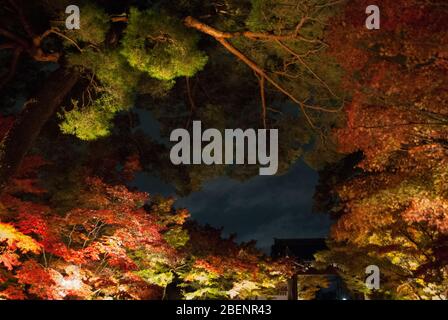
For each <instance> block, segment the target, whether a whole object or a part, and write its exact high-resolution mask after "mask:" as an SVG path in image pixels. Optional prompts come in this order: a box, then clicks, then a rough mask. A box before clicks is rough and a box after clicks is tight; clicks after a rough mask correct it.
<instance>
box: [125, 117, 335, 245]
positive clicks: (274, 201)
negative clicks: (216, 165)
mask: <svg viewBox="0 0 448 320" xmlns="http://www.w3.org/2000/svg"><path fill="white" fill-rule="evenodd" d="M139 114H140V118H141V128H144V131H146V132H147V133H148V134H150V135H151V136H156V137H157V131H158V130H157V126H156V124H155V123H154V121H153V120H152V119H149V118H148V116H149V115H148V114H146V112H144V113H140V112H139ZM317 179H318V176H317V173H316V172H315V171H313V170H312V169H310V168H309V167H308V166H307V165H306V164H305V163H303V162H302V161H298V162H297V163H295V164H294V165H293V166H292V167H291V168H290V170H289V171H288V172H287V173H286V174H284V175H282V176H257V177H254V178H251V179H249V180H247V181H244V182H240V181H236V180H232V179H230V178H227V177H222V178H217V179H214V180H212V181H209V182H207V183H206V184H205V185H204V186H203V188H202V190H201V191H199V192H195V193H192V194H190V195H189V196H188V197H185V198H178V197H177V199H178V200H177V202H176V206H177V207H185V208H187V209H188V210H189V211H190V213H191V215H192V217H193V218H194V219H196V220H197V221H199V222H200V223H203V224H206V223H208V224H210V225H212V226H215V227H224V233H225V234H229V233H237V235H238V240H241V241H248V240H252V239H254V240H257V243H258V246H259V247H260V248H261V249H263V250H265V251H266V252H269V248H270V246H271V245H272V242H273V238H307V237H310V238H312V237H325V236H326V235H327V234H328V230H329V227H330V224H331V222H330V219H329V217H328V215H326V214H323V213H312V212H311V206H312V196H313V193H314V187H315V185H316V183H317ZM133 184H134V185H135V186H137V187H138V188H139V189H140V190H143V191H146V192H148V193H150V194H162V195H164V196H168V195H172V196H175V194H174V188H173V187H171V186H169V185H166V184H164V183H163V182H161V181H160V180H159V179H157V178H155V177H151V176H148V175H147V174H139V175H138V176H137V178H136V180H135V181H134V183H133Z"/></svg>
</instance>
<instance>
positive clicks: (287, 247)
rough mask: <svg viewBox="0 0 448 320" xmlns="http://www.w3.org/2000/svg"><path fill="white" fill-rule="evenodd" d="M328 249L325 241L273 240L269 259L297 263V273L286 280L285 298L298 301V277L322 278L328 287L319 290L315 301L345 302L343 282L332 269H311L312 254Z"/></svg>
mask: <svg viewBox="0 0 448 320" xmlns="http://www.w3.org/2000/svg"><path fill="white" fill-rule="evenodd" d="M326 249H328V247H327V244H326V242H325V239H323V238H314V239H274V244H273V246H272V247H271V257H272V258H273V259H279V258H282V257H289V258H293V259H294V260H295V261H296V263H297V267H298V268H297V270H298V271H297V273H296V274H295V275H294V276H293V277H292V278H291V279H289V280H288V283H287V293H286V298H287V299H288V300H298V299H299V298H300V296H299V291H300V288H298V282H297V280H298V277H307V276H324V277H326V278H327V279H328V280H329V282H330V285H329V287H328V288H326V289H321V290H320V291H319V292H318V293H317V295H316V299H317V300H341V299H342V300H346V299H348V297H349V295H348V293H347V290H346V289H345V286H344V282H343V281H342V279H341V278H340V277H339V276H338V274H337V273H336V271H335V270H334V269H332V268H327V269H326V270H316V269H315V268H313V266H312V263H313V261H314V254H316V253H317V252H319V251H322V250H326Z"/></svg>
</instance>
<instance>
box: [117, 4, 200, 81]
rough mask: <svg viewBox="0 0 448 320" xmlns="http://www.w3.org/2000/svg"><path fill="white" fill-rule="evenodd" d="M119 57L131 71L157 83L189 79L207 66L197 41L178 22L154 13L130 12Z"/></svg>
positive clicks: (132, 10)
mask: <svg viewBox="0 0 448 320" xmlns="http://www.w3.org/2000/svg"><path fill="white" fill-rule="evenodd" d="M125 32H126V33H125V36H124V38H123V41H122V44H123V50H122V54H123V55H124V56H125V57H126V59H127V60H128V62H129V64H130V65H131V66H132V67H135V68H136V69H138V70H140V71H144V72H147V73H148V74H149V75H150V76H151V77H154V78H156V79H160V80H172V79H174V78H177V77H182V76H188V77H191V76H193V75H194V74H195V73H196V72H198V71H200V70H201V69H202V68H203V67H204V66H205V64H206V63H207V56H206V55H205V54H204V53H203V52H201V51H199V50H198V49H197V47H196V44H197V41H198V37H197V36H196V35H195V34H193V33H191V32H190V31H189V30H187V29H186V28H185V27H184V26H183V25H182V24H181V22H180V21H179V20H177V19H174V18H172V17H169V16H167V15H165V14H161V13H157V12H154V11H144V12H142V11H138V10H137V9H135V8H134V9H131V12H130V17H129V23H128V27H127V28H126V31H125Z"/></svg>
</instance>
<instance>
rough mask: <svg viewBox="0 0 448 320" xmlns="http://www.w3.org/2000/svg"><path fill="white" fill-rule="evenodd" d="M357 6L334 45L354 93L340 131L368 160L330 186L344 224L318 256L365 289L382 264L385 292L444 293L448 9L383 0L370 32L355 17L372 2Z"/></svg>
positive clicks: (343, 144) (447, 281)
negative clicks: (368, 275)
mask: <svg viewBox="0 0 448 320" xmlns="http://www.w3.org/2000/svg"><path fill="white" fill-rule="evenodd" d="M355 2H356V3H353V2H351V3H350V5H349V6H347V8H346V10H345V15H344V16H343V17H341V18H340V19H341V20H339V22H338V23H336V24H335V27H334V29H333V30H332V31H333V32H331V33H330V34H329V41H330V44H331V46H332V48H333V51H334V53H333V54H334V55H336V56H337V57H338V58H339V61H340V63H341V65H342V66H343V67H344V68H345V70H346V80H345V84H344V85H345V87H346V88H347V90H349V91H350V92H351V93H352V98H351V101H349V102H348V103H347V105H346V106H345V110H344V111H345V115H346V125H345V126H344V127H342V128H340V129H337V130H335V131H334V136H335V139H336V140H337V141H338V147H339V151H340V152H342V153H345V154H354V153H356V152H358V153H361V155H362V156H361V158H360V159H359V161H358V160H356V161H354V162H353V160H349V158H347V159H346V160H345V161H346V163H345V165H344V166H342V167H343V168H344V169H342V170H341V169H339V171H338V172H337V173H336V174H329V175H328V176H327V177H329V176H332V177H333V178H330V179H326V181H325V182H324V183H325V184H327V186H330V190H331V191H330V192H329V194H327V196H329V197H330V198H331V199H334V201H333V202H332V205H331V208H330V210H331V211H332V212H333V214H334V215H335V216H337V217H338V220H337V222H336V224H335V225H334V226H333V228H332V240H333V246H332V250H331V251H330V252H325V253H322V255H321V256H320V260H321V261H327V262H331V263H335V264H338V265H339V266H340V269H341V270H342V271H341V272H342V274H343V275H344V276H345V277H346V278H347V281H348V282H349V283H350V284H351V286H352V289H354V290H355V291H358V292H359V291H360V292H364V293H366V294H372V293H371V292H369V291H368V290H367V289H366V287H365V286H364V268H365V267H366V266H368V265H369V264H375V265H378V266H380V269H381V272H382V275H383V276H382V284H381V285H382V288H381V294H383V296H386V297H393V298H408V299H409V298H410V299H433V298H437V299H441V298H442V299H443V298H446V297H447V288H448V267H447V265H448V260H447V255H446V252H447V250H448V242H447V239H448V233H447V231H448V228H447V227H448V211H447V209H448V189H447V184H446V178H447V174H448V149H447V145H448V144H447V142H448V134H447V133H448V131H447V126H448V108H447V107H446V106H447V104H448V95H447V90H446V89H447V87H446V84H447V83H448V64H447V57H448V34H447V33H446V30H447V28H448V22H447V20H446V19H445V18H442V17H443V16H445V17H446V14H447V11H446V8H442V7H439V6H436V5H435V4H433V5H431V4H428V3H427V4H424V3H423V2H422V1H393V2H391V1H377V2H378V3H377V5H379V7H380V8H381V9H382V11H381V12H382V20H381V21H382V24H381V29H380V30H375V31H369V30H367V29H366V28H364V27H363V24H362V23H360V21H358V20H359V17H362V15H361V14H360V12H359V10H361V9H362V8H365V7H366V5H368V4H369V3H368V1H355ZM357 19H358V20H357ZM342 26H343V28H341V27H342ZM354 158H356V157H352V158H351V159H354ZM350 161H352V162H351V164H350ZM340 168H341V167H340ZM329 170H331V169H329ZM333 170H334V169H333ZM376 294H378V293H376Z"/></svg>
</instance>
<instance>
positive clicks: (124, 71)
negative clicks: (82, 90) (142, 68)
mask: <svg viewBox="0 0 448 320" xmlns="http://www.w3.org/2000/svg"><path fill="white" fill-rule="evenodd" d="M69 62H70V63H71V64H72V65H77V66H82V67H84V68H85V69H87V70H89V71H91V72H92V74H93V76H94V78H95V79H97V80H98V81H99V82H100V83H99V84H98V87H94V89H96V90H99V91H101V92H102V93H104V92H105V93H107V94H109V95H110V96H111V100H112V98H113V101H114V105H109V106H108V107H109V108H110V111H111V112H116V111H119V110H125V109H127V108H128V107H129V106H130V105H131V104H132V102H133V97H134V94H135V93H134V90H135V88H136V86H137V85H138V81H139V78H140V73H139V72H137V71H135V70H133V69H132V68H131V67H130V66H129V65H128V63H127V62H126V60H125V59H124V58H123V57H122V56H121V55H120V54H119V53H118V52H117V51H104V52H97V51H93V50H86V51H84V52H82V54H73V55H70V56H69ZM95 79H93V80H95Z"/></svg>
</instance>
